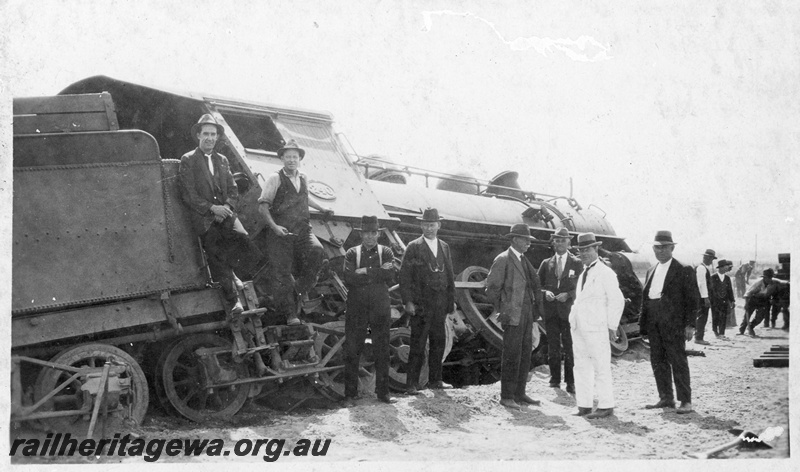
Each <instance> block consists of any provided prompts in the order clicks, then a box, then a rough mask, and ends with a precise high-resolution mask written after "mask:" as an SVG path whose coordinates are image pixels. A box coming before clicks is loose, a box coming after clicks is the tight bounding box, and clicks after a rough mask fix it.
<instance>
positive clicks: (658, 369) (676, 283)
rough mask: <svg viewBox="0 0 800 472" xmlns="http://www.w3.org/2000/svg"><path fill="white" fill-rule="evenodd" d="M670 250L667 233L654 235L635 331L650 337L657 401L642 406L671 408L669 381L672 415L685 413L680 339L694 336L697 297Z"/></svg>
mask: <svg viewBox="0 0 800 472" xmlns="http://www.w3.org/2000/svg"><path fill="white" fill-rule="evenodd" d="M674 250H675V242H674V241H673V240H672V232H670V231H658V232H656V237H655V240H654V241H653V252H654V253H655V255H656V259H657V260H658V263H657V264H656V265H654V266H653V267H651V268H650V269H648V271H647V276H646V278H645V283H644V290H643V297H642V314H641V316H640V317H639V332H640V333H641V335H642V336H649V338H650V364H651V366H652V368H653V375H654V376H655V379H656V388H657V389H658V397H659V399H658V402H656V403H654V404H651V405H646V406H645V408H647V409H652V408H675V397H674V396H673V393H672V381H673V379H674V381H675V390H676V392H677V394H678V400H679V401H680V402H681V404H680V406H679V407H678V409H677V413H691V412H692V411H693V410H692V387H691V383H690V379H689V361H688V360H687V358H686V341H688V340H690V339H692V335H693V334H694V323H695V320H696V319H697V317H696V315H697V309H698V308H699V297H698V292H697V282H696V281H695V272H694V270H692V268H691V267H689V266H685V265H683V264H681V263H680V262H678V261H677V260H676V259H673V258H672V251H674Z"/></svg>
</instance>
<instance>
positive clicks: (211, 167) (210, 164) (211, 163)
mask: <svg viewBox="0 0 800 472" xmlns="http://www.w3.org/2000/svg"><path fill="white" fill-rule="evenodd" d="M205 156H206V162H208V171H209V172H211V175H214V161H212V160H211V154H206V155H205Z"/></svg>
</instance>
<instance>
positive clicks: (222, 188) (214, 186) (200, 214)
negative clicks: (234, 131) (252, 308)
mask: <svg viewBox="0 0 800 472" xmlns="http://www.w3.org/2000/svg"><path fill="white" fill-rule="evenodd" d="M192 135H194V137H195V138H196V139H197V142H198V146H197V148H196V149H194V150H193V151H191V152H187V153H186V154H184V155H183V156H181V163H180V168H179V169H180V170H179V181H180V190H181V199H182V200H183V202H184V204H185V205H186V206H187V207H189V209H190V210H191V211H190V213H189V216H190V218H191V221H192V227H193V228H194V230H195V232H196V233H197V235H198V236H200V240H201V242H202V244H203V249H205V252H206V256H207V259H208V269H209V271H210V272H211V278H212V279H213V280H214V281H216V282H218V283H219V284H220V285H221V288H222V293H223V296H224V297H225V301H226V304H227V306H226V307H225V308H226V310H228V311H230V312H231V313H233V314H239V313H242V311H243V309H242V303H241V302H240V301H239V298H238V296H237V292H236V287H235V285H234V280H235V276H234V274H233V270H234V269H238V268H240V267H241V268H242V270H245V266H246V265H248V264H250V263H251V262H252V261H253V260H257V259H258V251H257V249H256V248H255V246H254V245H253V244H252V243H251V242H250V239H249V237H248V235H247V231H246V230H245V229H244V227H243V226H242V223H241V222H240V221H239V218H238V217H237V216H236V208H237V204H238V203H239V190H238V188H237V187H236V182H235V181H234V180H233V174H232V173H231V170H230V165H229V164H228V159H227V158H226V157H225V156H223V155H222V154H219V153H218V152H216V151H215V150H214V147H215V146H216V144H217V140H219V139H220V138H221V137H222V136H224V135H225V128H223V127H222V125H220V124H219V123H217V122H216V120H215V119H214V117H213V116H211V115H210V114H205V115H203V116H201V117H200V120H199V121H198V122H197V123H196V124H195V125H194V126H192Z"/></svg>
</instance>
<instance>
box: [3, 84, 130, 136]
mask: <svg viewBox="0 0 800 472" xmlns="http://www.w3.org/2000/svg"><path fill="white" fill-rule="evenodd" d="M13 108H14V134H35V133H68V132H74V131H109V130H117V129H119V123H118V122H117V115H116V113H115V111H114V103H113V101H112V100H111V95H109V94H108V93H105V92H104V93H95V94H85V95H63V96H60V97H27V98H16V99H14V105H13Z"/></svg>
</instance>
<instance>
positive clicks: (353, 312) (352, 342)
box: [344, 284, 391, 397]
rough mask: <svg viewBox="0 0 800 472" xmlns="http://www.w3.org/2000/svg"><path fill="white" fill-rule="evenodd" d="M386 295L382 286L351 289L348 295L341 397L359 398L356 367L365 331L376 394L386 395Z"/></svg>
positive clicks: (387, 318)
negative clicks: (369, 341) (372, 365)
mask: <svg viewBox="0 0 800 472" xmlns="http://www.w3.org/2000/svg"><path fill="white" fill-rule="evenodd" d="M390 324H391V313H390V307H389V291H388V289H387V287H386V285H385V284H374V285H367V286H363V287H352V288H350V290H349V291H348V293H347V315H346V321H345V324H344V331H345V340H344V352H345V356H344V395H345V396H346V397H356V396H357V395H358V383H359V363H360V359H361V352H362V350H363V348H364V340H365V339H366V337H367V329H369V331H370V333H371V339H372V349H373V354H374V356H375V393H376V394H377V395H378V396H379V397H380V396H386V395H388V394H389V325H390Z"/></svg>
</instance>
